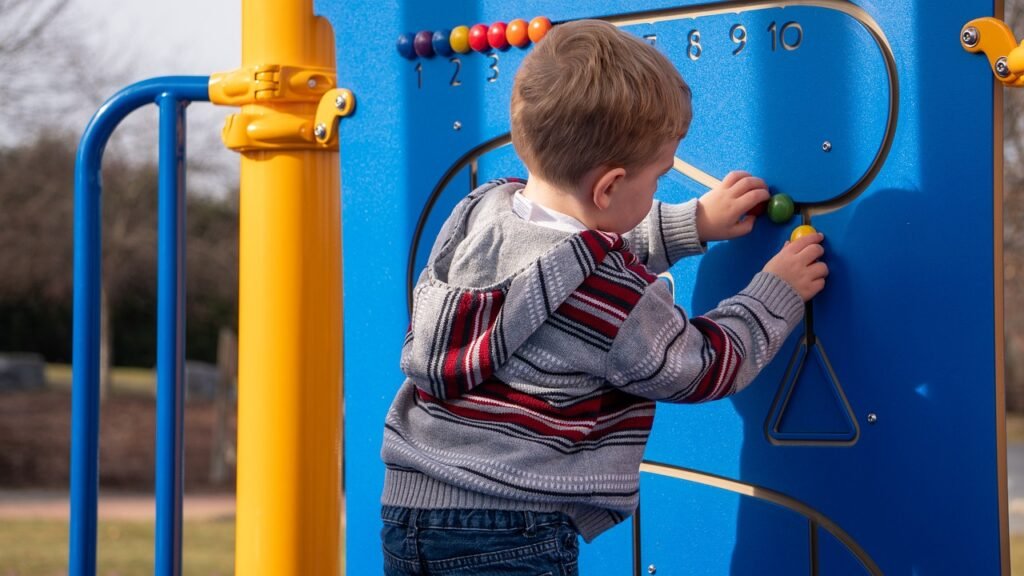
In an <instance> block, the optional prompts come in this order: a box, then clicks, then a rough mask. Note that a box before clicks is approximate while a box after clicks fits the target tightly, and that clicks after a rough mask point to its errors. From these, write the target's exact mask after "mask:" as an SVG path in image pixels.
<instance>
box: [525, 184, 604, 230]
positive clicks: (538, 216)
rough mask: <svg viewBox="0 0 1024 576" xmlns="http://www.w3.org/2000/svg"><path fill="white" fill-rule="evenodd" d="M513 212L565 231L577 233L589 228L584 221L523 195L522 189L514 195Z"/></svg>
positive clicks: (541, 224) (532, 220) (545, 225)
mask: <svg viewBox="0 0 1024 576" xmlns="http://www.w3.org/2000/svg"><path fill="white" fill-rule="evenodd" d="M512 213H513V214H515V215H516V216H519V217H520V218H522V219H523V220H526V221H527V222H530V223H532V224H536V225H538V226H543V227H545V228H553V229H555V230H561V231H563V232H573V233H575V232H582V231H584V230H586V229H587V227H586V226H584V225H583V223H582V222H580V221H579V220H577V219H575V218H573V217H572V216H569V215H568V214H563V213H561V212H559V211H557V210H552V209H551V208H548V207H547V206H542V205H540V204H538V203H536V202H534V201H533V200H530V199H529V198H527V197H526V196H523V192H522V191H521V190H520V191H517V192H516V193H515V195H514V196H513V197H512Z"/></svg>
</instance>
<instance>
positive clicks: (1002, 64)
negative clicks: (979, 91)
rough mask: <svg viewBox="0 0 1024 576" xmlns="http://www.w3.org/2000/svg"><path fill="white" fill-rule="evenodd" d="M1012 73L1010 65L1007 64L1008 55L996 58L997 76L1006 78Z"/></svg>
mask: <svg viewBox="0 0 1024 576" xmlns="http://www.w3.org/2000/svg"><path fill="white" fill-rule="evenodd" d="M1009 75H1010V66H1009V65H1007V64H1006V56H1003V57H1001V58H999V60H996V76H999V77H1000V78H1006V77H1007V76H1009Z"/></svg>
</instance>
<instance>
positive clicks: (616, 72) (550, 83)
mask: <svg viewBox="0 0 1024 576" xmlns="http://www.w3.org/2000/svg"><path fill="white" fill-rule="evenodd" d="M690 118H691V109H690V88H689V87H688V86H687V85H686V82H684V81H683V78H682V76H680V74H679V71H677V70H676V68H675V67H674V66H673V65H672V63H671V62H669V61H668V59H667V58H665V56H663V55H662V54H661V53H660V52H658V51H657V49H655V48H654V47H653V46H651V45H650V44H647V43H646V42H644V41H643V40H641V39H639V38H637V37H636V36H633V35H631V34H629V33H627V32H623V31H622V30H619V29H618V28H616V27H615V26H613V25H611V24H609V23H607V22H603V21H599V20H579V21H574V22H567V23H565V24H559V25H558V26H555V27H554V28H553V29H552V30H551V31H550V32H549V33H548V34H547V36H545V37H544V40H543V41H541V42H539V43H538V44H537V45H536V46H535V47H534V49H533V51H532V52H531V53H530V54H529V55H527V57H526V58H525V59H524V60H523V64H522V66H521V67H520V68H519V72H518V73H517V74H516V79H515V85H514V87H513V89H512V143H513V145H514V146H515V148H516V152H517V153H518V154H519V157H520V158H521V159H522V160H523V162H524V163H525V164H526V167H527V168H528V169H529V170H530V172H531V173H532V174H535V175H537V176H539V177H541V178H543V179H545V180H547V181H549V182H552V183H554V184H558V185H561V186H566V187H569V188H570V189H573V190H575V189H576V187H577V186H578V185H579V183H580V181H581V180H582V179H583V176H584V175H585V174H586V173H587V172H589V171H590V170H591V169H593V168H597V167H599V166H605V167H608V168H617V167H624V168H627V169H629V168H636V167H638V166H642V165H644V164H646V163H648V162H650V161H651V159H652V158H653V157H654V155H655V153H656V151H657V150H658V149H659V148H661V147H662V146H663V145H664V144H665V142H667V141H669V139H671V138H682V137H683V136H684V135H685V134H686V130H687V129H688V128H689V125H690Z"/></svg>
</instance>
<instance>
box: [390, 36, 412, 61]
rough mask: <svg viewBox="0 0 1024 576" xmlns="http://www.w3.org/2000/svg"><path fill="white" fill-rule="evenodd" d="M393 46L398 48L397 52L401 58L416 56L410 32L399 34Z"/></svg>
mask: <svg viewBox="0 0 1024 576" xmlns="http://www.w3.org/2000/svg"><path fill="white" fill-rule="evenodd" d="M395 46H396V47H397V48H398V53H399V54H401V55H402V58H408V59H409V60H412V59H414V58H416V52H415V50H413V46H412V34H401V35H399V36H398V42H395Z"/></svg>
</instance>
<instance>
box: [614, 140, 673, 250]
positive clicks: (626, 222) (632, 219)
mask: <svg viewBox="0 0 1024 576" xmlns="http://www.w3.org/2000/svg"><path fill="white" fill-rule="evenodd" d="M678 146H679V140H678V139H676V138H673V139H671V140H669V141H668V142H665V143H664V144H662V146H661V148H659V149H658V152H657V154H655V156H654V158H653V159H652V160H651V161H650V162H648V163H646V164H644V165H642V166H640V167H639V168H635V169H633V170H630V171H627V172H626V175H625V176H623V177H622V178H621V179H620V180H619V181H618V182H616V184H615V189H614V191H613V193H612V198H611V205H610V206H609V210H606V218H607V219H608V221H607V223H606V226H607V228H606V230H607V231H608V232H616V233H618V234H625V233H626V232H629V231H630V230H632V229H633V228H636V226H637V225H638V224H640V222H642V221H643V219H644V218H645V217H646V216H647V213H648V212H650V211H651V205H652V204H653V202H654V193H655V192H657V190H658V178H661V177H662V176H664V175H665V173H667V172H668V171H669V170H671V169H672V165H673V163H674V161H675V156H676V148H677V147H678Z"/></svg>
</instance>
